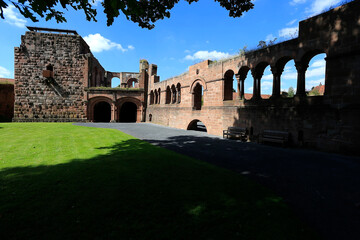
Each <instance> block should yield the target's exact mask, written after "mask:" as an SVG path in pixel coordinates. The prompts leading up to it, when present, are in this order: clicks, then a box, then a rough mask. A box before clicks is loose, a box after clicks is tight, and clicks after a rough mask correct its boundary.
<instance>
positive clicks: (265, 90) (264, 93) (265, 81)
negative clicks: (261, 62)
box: [260, 65, 274, 99]
mask: <svg viewBox="0 0 360 240" xmlns="http://www.w3.org/2000/svg"><path fill="white" fill-rule="evenodd" d="M273 78H274V77H273V74H272V72H271V70H270V65H268V66H266V67H265V69H264V70H263V75H262V77H261V84H260V97H261V98H262V99H269V98H270V97H271V95H272V89H273Z"/></svg>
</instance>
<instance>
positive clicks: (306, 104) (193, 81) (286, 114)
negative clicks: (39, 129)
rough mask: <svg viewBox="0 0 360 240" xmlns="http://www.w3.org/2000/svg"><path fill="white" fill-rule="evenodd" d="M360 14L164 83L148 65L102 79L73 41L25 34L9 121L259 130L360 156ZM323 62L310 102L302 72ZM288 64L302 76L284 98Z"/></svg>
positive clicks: (84, 48) (340, 16) (49, 32)
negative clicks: (268, 82) (266, 79)
mask: <svg viewBox="0 0 360 240" xmlns="http://www.w3.org/2000/svg"><path fill="white" fill-rule="evenodd" d="M359 13H360V2H359V1H353V2H350V3H348V4H346V5H343V6H341V7H338V8H335V9H333V10H330V11H328V12H326V13H323V14H320V15H318V16H315V17H312V18H309V19H307V20H304V21H302V22H300V23H299V36H298V37H297V38H295V39H291V40H288V41H285V42H282V43H279V44H276V45H272V46H268V47H266V48H263V49H258V50H254V51H250V52H246V53H245V54H243V55H239V56H236V57H233V58H231V59H228V60H223V61H219V62H212V61H210V60H206V61H203V62H200V63H198V64H195V65H193V66H190V67H189V71H188V72H186V73H184V74H182V75H179V76H177V77H174V78H171V79H167V80H165V81H160V77H159V76H158V75H157V65H155V64H150V65H149V63H148V62H147V61H146V60H141V61H140V69H139V72H136V73H130V72H109V71H106V70H105V69H104V68H103V67H102V66H101V64H100V63H99V62H98V60H97V59H96V58H95V57H94V56H93V55H92V53H91V52H90V49H89V47H88V45H87V44H86V43H85V41H84V40H83V39H82V38H81V37H80V36H79V35H78V34H77V33H76V32H75V31H68V30H58V29H41V28H31V27H29V30H30V31H28V32H26V34H25V35H24V36H22V41H21V46H20V47H17V48H15V110H14V119H13V120H14V121H105V122H109V121H111V122H124V121H125V122H128V121H130V122H141V121H146V122H153V123H156V124H161V125H166V126H170V127H175V128H182V129H192V128H193V126H194V123H196V122H199V121H201V122H202V123H203V124H204V125H205V127H206V129H207V132H208V133H210V134H215V135H222V131H223V130H224V129H227V128H228V127H229V126H239V127H244V128H247V129H248V132H249V135H250V137H249V140H250V141H257V140H258V139H259V136H260V134H261V133H262V131H263V130H282V131H288V132H290V133H291V143H292V144H293V145H295V146H307V147H313V148H317V149H323V150H330V151H339V152H344V153H355V154H359V151H360V150H359V149H360V148H359V147H360V141H359V139H360V124H359V123H360V98H359V96H360V15H359ZM56 31H57V32H58V33H53V32H56ZM320 53H325V54H326V59H325V60H326V72H325V92H324V95H323V96H307V95H306V90H305V82H306V70H307V68H308V65H309V62H310V60H311V59H312V58H313V57H314V56H316V55H317V54H320ZM290 60H294V62H295V66H296V69H297V72H298V77H297V86H296V89H297V91H296V96H295V97H293V98H284V97H282V95H281V92H280V91H281V90H280V86H281V75H282V72H283V70H284V67H285V65H286V63H287V62H288V61H290ZM267 66H270V67H271V71H272V74H273V88H272V89H273V92H272V95H271V96H270V97H269V96H265V95H261V78H262V76H263V73H264V69H265V68H266V67H267ZM249 72H250V73H251V77H247V76H248V73H249ZM234 76H235V77H236V81H237V93H236V94H234V93H233V91H232V86H233V78H234ZM113 77H118V78H120V81H121V83H120V86H119V87H116V88H111V80H112V78H113ZM245 81H251V82H252V83H253V93H252V94H251V95H249V94H245V91H244V82H245ZM246 96H251V99H247V98H246Z"/></svg>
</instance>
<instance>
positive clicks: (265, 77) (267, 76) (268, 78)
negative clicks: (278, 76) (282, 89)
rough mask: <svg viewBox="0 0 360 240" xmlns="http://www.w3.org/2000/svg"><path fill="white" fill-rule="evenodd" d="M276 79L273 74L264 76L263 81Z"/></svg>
mask: <svg viewBox="0 0 360 240" xmlns="http://www.w3.org/2000/svg"><path fill="white" fill-rule="evenodd" d="M273 78H274V77H273V75H272V74H268V75H264V76H263V77H262V78H261V79H262V80H272V79H273Z"/></svg>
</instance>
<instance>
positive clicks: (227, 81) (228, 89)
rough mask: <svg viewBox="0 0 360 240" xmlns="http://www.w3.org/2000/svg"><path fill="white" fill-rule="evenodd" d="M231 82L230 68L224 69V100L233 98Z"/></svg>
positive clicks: (232, 80) (232, 76)
mask: <svg viewBox="0 0 360 240" xmlns="http://www.w3.org/2000/svg"><path fill="white" fill-rule="evenodd" d="M233 82H234V72H233V71H232V70H228V71H226V73H225V75H224V101H227V100H233Z"/></svg>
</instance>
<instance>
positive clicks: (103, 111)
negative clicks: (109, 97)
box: [94, 102, 111, 122]
mask: <svg viewBox="0 0 360 240" xmlns="http://www.w3.org/2000/svg"><path fill="white" fill-rule="evenodd" d="M110 120H111V106H110V104H109V103H107V102H98V103H96V104H95V105H94V122H110Z"/></svg>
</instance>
